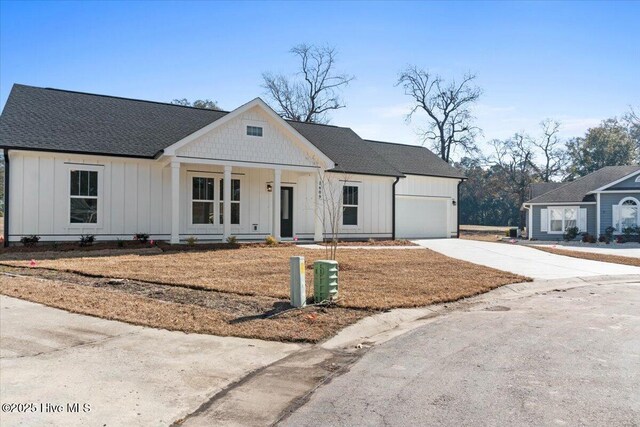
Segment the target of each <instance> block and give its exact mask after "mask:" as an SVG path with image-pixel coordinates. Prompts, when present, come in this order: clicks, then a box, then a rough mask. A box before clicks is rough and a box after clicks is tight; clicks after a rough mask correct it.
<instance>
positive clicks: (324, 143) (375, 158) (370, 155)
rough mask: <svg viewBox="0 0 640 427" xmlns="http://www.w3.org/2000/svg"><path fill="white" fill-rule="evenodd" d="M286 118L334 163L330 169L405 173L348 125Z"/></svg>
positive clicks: (383, 173) (349, 171)
mask: <svg viewBox="0 0 640 427" xmlns="http://www.w3.org/2000/svg"><path fill="white" fill-rule="evenodd" d="M288 122H289V124H290V125H291V126H293V127H294V128H295V129H296V130H297V131H298V132H300V133H301V134H302V135H303V136H304V137H305V138H307V139H308V140H309V141H311V142H312V143H313V144H316V145H317V146H318V148H319V149H320V150H321V151H322V152H323V153H325V154H326V155H327V156H328V157H329V158H330V159H332V160H333V161H334V162H335V163H336V166H335V168H334V169H333V171H336V172H344V173H355V174H365V175H367V174H371V173H372V171H375V173H373V174H374V175H385V176H396V177H397V176H404V175H403V174H402V172H401V171H399V170H398V169H397V168H395V167H394V166H393V165H392V164H390V163H389V162H388V161H386V160H385V159H384V158H382V157H381V156H380V155H379V154H378V153H376V152H375V151H373V150H372V149H371V148H369V146H368V145H367V144H366V143H365V141H364V140H363V139H362V138H360V137H359V136H358V134H357V133H355V132H354V131H353V130H351V129H350V128H343V127H338V126H330V125H319V124H313V123H302V122H294V121H290V120H288Z"/></svg>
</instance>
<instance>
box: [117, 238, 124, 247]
mask: <svg viewBox="0 0 640 427" xmlns="http://www.w3.org/2000/svg"><path fill="white" fill-rule="evenodd" d="M118 247H119V248H124V240H122V239H118Z"/></svg>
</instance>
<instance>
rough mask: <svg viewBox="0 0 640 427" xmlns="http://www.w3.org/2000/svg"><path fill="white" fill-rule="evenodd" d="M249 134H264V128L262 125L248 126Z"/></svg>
mask: <svg viewBox="0 0 640 427" xmlns="http://www.w3.org/2000/svg"><path fill="white" fill-rule="evenodd" d="M247 135H249V136H262V128H261V127H260V126H247Z"/></svg>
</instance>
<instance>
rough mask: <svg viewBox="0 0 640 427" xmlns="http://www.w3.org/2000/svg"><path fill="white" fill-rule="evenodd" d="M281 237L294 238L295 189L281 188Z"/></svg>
mask: <svg viewBox="0 0 640 427" xmlns="http://www.w3.org/2000/svg"><path fill="white" fill-rule="evenodd" d="M280 237H293V187H280Z"/></svg>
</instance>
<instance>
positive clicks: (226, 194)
mask: <svg viewBox="0 0 640 427" xmlns="http://www.w3.org/2000/svg"><path fill="white" fill-rule="evenodd" d="M222 193H223V199H224V200H223V203H222V204H223V214H222V222H223V226H222V239H223V241H225V242H226V241H227V238H228V237H229V236H231V166H225V167H224V182H223V189H222Z"/></svg>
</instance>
